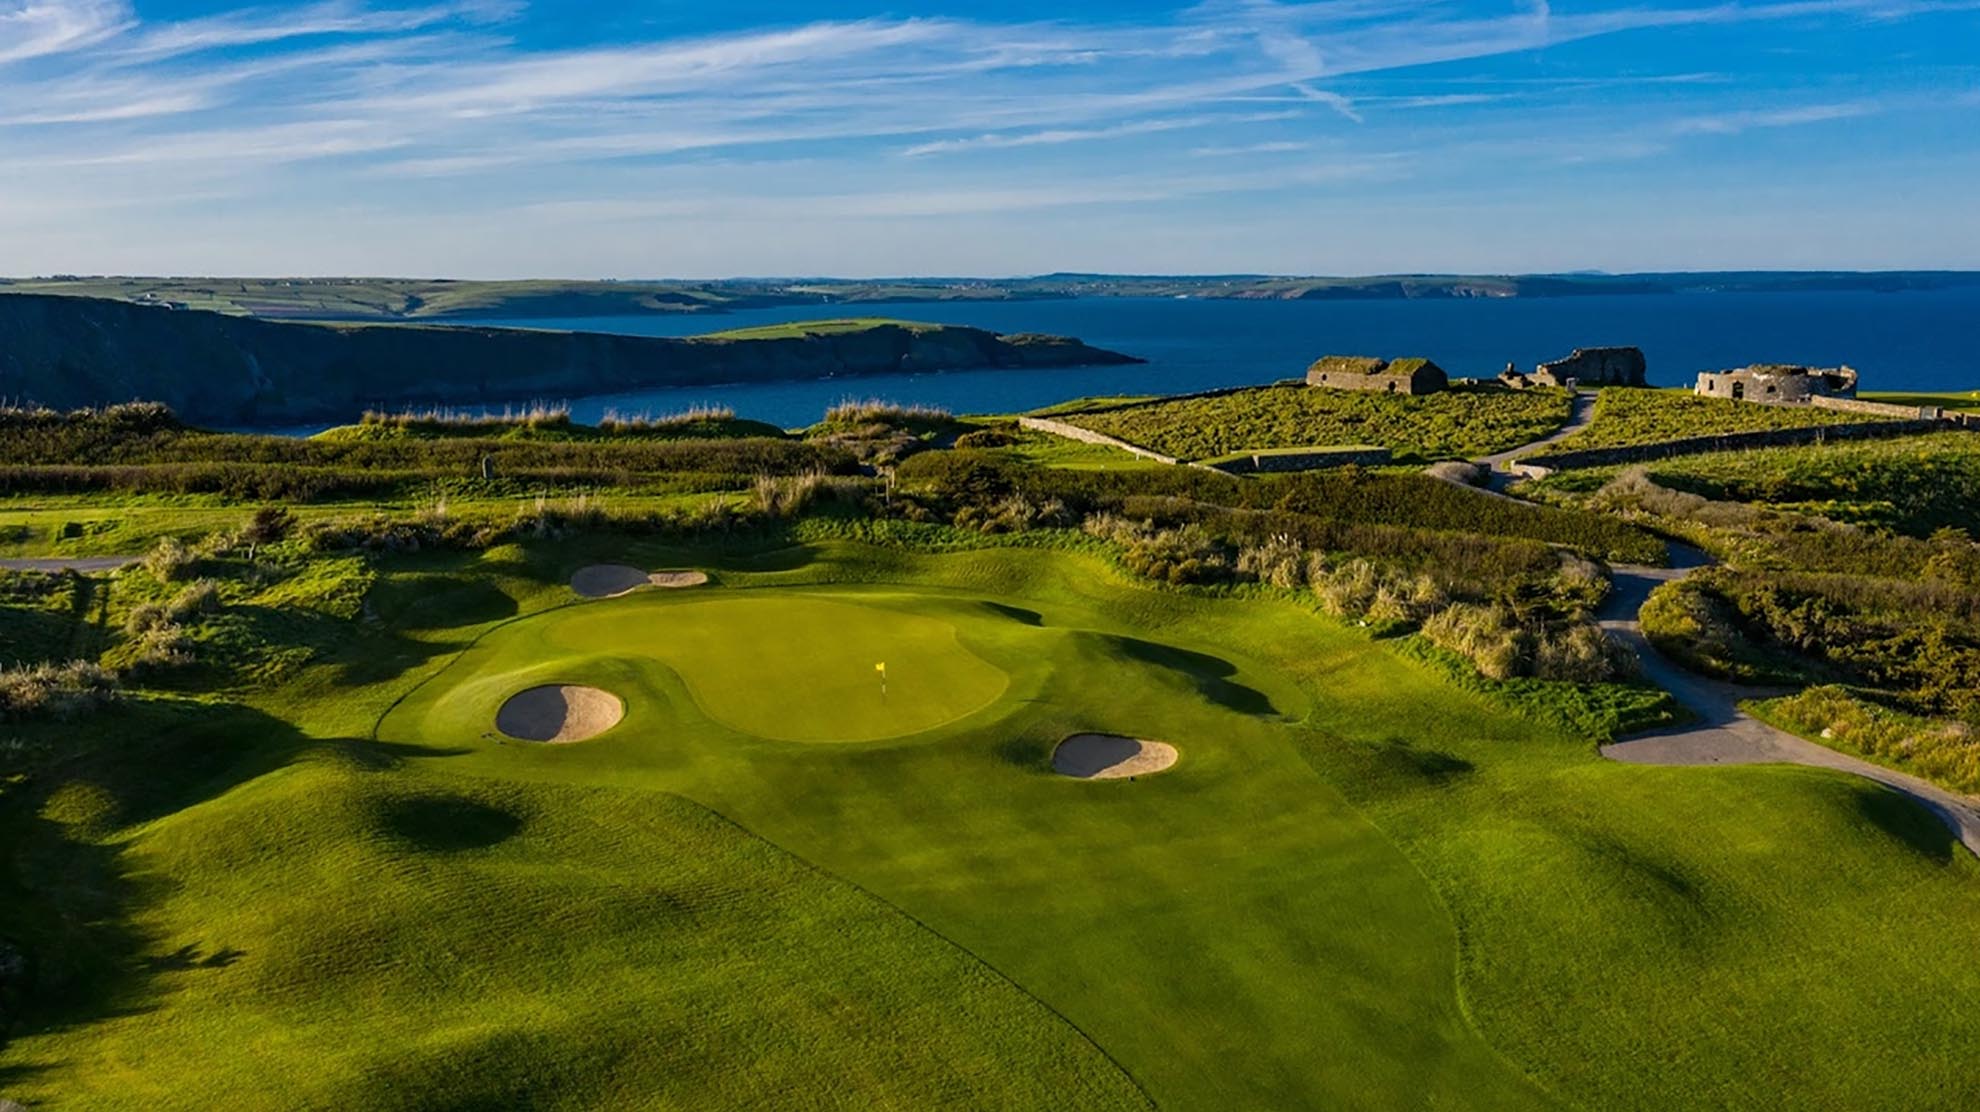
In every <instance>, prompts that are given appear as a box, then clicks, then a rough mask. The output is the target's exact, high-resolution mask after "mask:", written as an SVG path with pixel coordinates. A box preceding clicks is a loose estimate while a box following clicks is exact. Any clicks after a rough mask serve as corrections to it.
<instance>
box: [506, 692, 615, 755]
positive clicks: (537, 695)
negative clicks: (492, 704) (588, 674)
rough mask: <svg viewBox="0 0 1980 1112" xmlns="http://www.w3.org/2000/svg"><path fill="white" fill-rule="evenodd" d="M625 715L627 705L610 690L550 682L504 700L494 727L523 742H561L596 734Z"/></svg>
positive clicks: (580, 739) (583, 738) (611, 725)
mask: <svg viewBox="0 0 1980 1112" xmlns="http://www.w3.org/2000/svg"><path fill="white" fill-rule="evenodd" d="M625 716H626V705H625V704H624V703H622V702H620V701H619V697H618V696H617V695H614V694H612V693H611V692H609V691H600V690H599V689H597V688H595V687H576V686H572V685H569V684H549V685H546V686H544V687H532V688H530V689H529V690H528V691H525V692H523V693H521V694H520V695H516V696H515V697H513V698H511V699H510V700H509V701H508V702H506V703H503V704H502V709H501V710H499V711H497V712H496V713H495V728H496V729H498V730H500V731H502V732H503V733H505V734H507V735H508V736H510V737H512V738H517V739H519V740H522V741H547V742H551V743H553V744H561V743H564V742H571V741H583V740H585V739H586V738H593V737H597V736H598V735H599V734H602V733H604V732H605V731H607V730H609V729H611V728H612V727H614V726H616V725H618V724H619V720H620V719H621V718H624V717H625Z"/></svg>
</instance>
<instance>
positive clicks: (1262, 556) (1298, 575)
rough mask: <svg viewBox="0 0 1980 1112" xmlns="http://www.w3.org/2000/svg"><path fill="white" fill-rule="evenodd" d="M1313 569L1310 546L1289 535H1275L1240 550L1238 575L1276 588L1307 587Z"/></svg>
mask: <svg viewBox="0 0 1980 1112" xmlns="http://www.w3.org/2000/svg"><path fill="white" fill-rule="evenodd" d="M1309 566H1310V561H1309V559H1308V553H1307V551H1306V545H1304V544H1303V543H1301V542H1300V540H1299V538H1297V537H1294V536H1292V535H1291V534H1288V533H1274V534H1272V535H1271V536H1270V537H1267V538H1266V539H1265V540H1264V541H1263V542H1261V543H1258V544H1247V545H1244V546H1242V547H1240V548H1239V549H1238V558H1237V570H1238V574H1239V575H1243V576H1246V577H1248V578H1251V579H1255V580H1257V581H1259V582H1260V583H1269V584H1271V585H1272V586H1274V587H1303V586H1305V585H1306V581H1307V573H1308V569H1309Z"/></svg>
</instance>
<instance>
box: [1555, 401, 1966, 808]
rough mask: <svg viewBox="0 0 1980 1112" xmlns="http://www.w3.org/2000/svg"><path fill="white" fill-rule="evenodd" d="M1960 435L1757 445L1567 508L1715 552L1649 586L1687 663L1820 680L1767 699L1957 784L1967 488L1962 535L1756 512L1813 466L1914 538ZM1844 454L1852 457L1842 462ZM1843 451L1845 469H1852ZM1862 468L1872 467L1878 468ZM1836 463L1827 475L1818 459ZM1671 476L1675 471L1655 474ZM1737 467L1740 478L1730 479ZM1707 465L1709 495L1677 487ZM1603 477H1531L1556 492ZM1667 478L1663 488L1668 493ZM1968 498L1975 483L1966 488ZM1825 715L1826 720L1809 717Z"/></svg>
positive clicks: (1846, 739) (1948, 507) (1962, 776)
mask: <svg viewBox="0 0 1980 1112" xmlns="http://www.w3.org/2000/svg"><path fill="white" fill-rule="evenodd" d="M1960 437H1965V438H1967V441H1972V440H1975V439H1980V438H1975V437H1974V436H1973V434H1972V433H1964V432H1962V433H1950V434H1942V435H1939V436H1929V437H1917V438H1909V439H1903V440H1896V441H1889V442H1885V443H1882V444H1879V445H1876V446H1875V448H1876V449H1877V450H1876V451H1874V452H1869V451H1864V450H1863V449H1866V448H1869V447H1871V446H1868V445H1847V446H1841V445H1838V446H1833V447H1829V448H1826V449H1825V450H1826V451H1828V452H1832V453H1837V456H1836V458H1835V459H1834V460H1831V459H1829V458H1826V457H1821V456H1817V455H1815V454H1813V453H1815V452H1816V451H1817V450H1816V449H1808V448H1794V449H1765V450H1760V451H1753V452H1747V453H1741V454H1739V455H1738V456H1736V457H1734V456H1726V457H1704V456H1701V457H1693V458H1691V459H1684V460H1674V461H1670V462H1669V463H1666V464H1660V465H1658V469H1657V470H1655V471H1652V470H1647V469H1642V468H1638V469H1633V470H1630V471H1626V472H1623V473H1622V474H1621V475H1619V476H1616V477H1614V478H1612V479H1610V480H1609V481H1608V482H1607V483H1606V485H1603V486H1602V487H1601V488H1600V489H1599V490H1597V491H1595V492H1593V493H1592V494H1589V493H1583V494H1568V495H1565V496H1564V497H1565V498H1566V499H1567V500H1569V501H1571V502H1573V503H1574V504H1578V505H1583V506H1585V507H1588V508H1593V509H1599V510H1605V511H1607V512H1611V513H1618V514H1621V515H1623V516H1624V517H1626V518H1628V519H1630V520H1634V521H1637V522H1639V523H1641V524H1643V525H1646V526H1648V527H1651V528H1655V529H1658V530H1660V531H1662V532H1666V533H1668V534H1671V535H1674V536H1680V537H1683V538H1684V539H1686V540H1689V541H1690V542H1692V543H1694V544H1696V545H1698V546H1700V547H1702V548H1705V549H1706V550H1708V551H1710V552H1711V553H1712V554H1713V555H1715V556H1717V557H1718V558H1719V559H1721V560H1723V561H1724V564H1723V566H1721V567H1715V568H1709V569H1705V570H1703V571H1700V572H1698V573H1696V574H1694V575H1692V576H1690V577H1689V578H1687V579H1686V580H1684V581H1683V582H1680V583H1673V584H1669V585H1666V586H1664V587H1660V588H1658V590H1657V591H1656V592H1655V593H1654V594H1652V595H1651V597H1650V601H1649V604H1648V605H1646V606H1645V607H1644V610H1643V614H1642V617H1643V629H1644V633H1645V634H1646V635H1648V636H1649V637H1650V639H1651V640H1652V641H1653V642H1654V643H1655V644H1657V646H1658V647H1659V648H1660V649H1662V650H1663V651H1664V653H1665V654H1666V655H1668V656H1670V657H1672V658H1673V659H1675V660H1677V661H1678V662H1680V663H1681V664H1683V665H1685V666H1686V667H1688V668H1691V669H1692V670H1694V671H1698V672H1702V673H1704V674H1706V675H1713V676H1720V677H1724V678H1728V679H1732V680H1736V681H1740V682H1745V683H1756V684H1766V685H1783V686H1791V687H1800V686H1804V685H1808V684H1817V685H1842V686H1840V687H1819V688H1817V690H1816V691H1812V692H1810V693H1808V694H1806V695H1803V696H1799V697H1797V698H1794V699H1790V700H1788V701H1786V702H1784V703H1776V704H1771V706H1772V708H1773V709H1771V710H1768V709H1766V708H1763V713H1767V714H1769V716H1770V718H1771V720H1773V721H1775V722H1776V723H1777V724H1779V725H1781V726H1783V727H1784V728H1789V729H1792V730H1794V732H1796V733H1800V734H1802V735H1804V736H1808V737H1811V738H1816V739H1819V740H1822V741H1824V742H1825V743H1827V744H1831V745H1834V746H1836V747H1837V748H1841V749H1845V750H1848V751H1854V752H1857V753H1859V754H1860V755H1862V756H1865V757H1867V758H1869V759H1872V760H1876V761H1879V762H1881V763H1884V764H1887V765H1891V766H1893V767H1897V768H1900V769H1903V770H1906V771H1910V772H1914V773H1916V774H1918V775H1922V776H1927V777H1930V778H1933V779H1936V780H1938V781H1939V782H1941V783H1943V784H1946V785H1947V786H1950V787H1953V788H1954V789H1956V790H1962V791H1971V790H1972V789H1973V788H1974V787H1975V786H1976V784H1980V781H1977V780H1976V779H1975V775H1974V771H1975V769H1976V768H1980V737H1977V736H1976V735H1980V544H1976V543H1975V541H1974V538H1973V535H1972V534H1971V533H1970V532H1968V531H1967V530H1969V529H1971V528H1972V523H1973V522H1974V521H1975V520H1976V518H1975V516H1974V512H1973V508H1974V506H1975V503H1974V501H1973V500H1972V495H1971V494H1966V495H1964V497H1965V499H1966V501H1965V502H1964V508H1965V512H1964V514H1962V515H1960V519H1961V524H1962V525H1963V526H1964V528H1959V527H1953V526H1946V527H1942V528H1937V529H1935V530H1934V531H1932V532H1930V533H1929V534H1928V535H1922V536H1921V535H1906V534H1904V533H1898V532H1893V531H1890V530H1888V529H1885V528H1878V527H1873V526H1863V525H1853V524H1847V523H1844V522H1840V521H1833V520H1830V519H1828V518H1825V517H1821V516H1817V514H1816V513H1815V512H1814V510H1815V509H1816V508H1819V506H1820V505H1821V504H1819V503H1811V502H1807V501H1797V502H1796V503H1794V505H1793V508H1792V509H1784V508H1781V507H1779V506H1775V505H1770V504H1769V503H1770V499H1768V497H1767V494H1766V492H1767V491H1768V490H1770V489H1774V488H1772V487H1771V486H1770V484H1771V483H1773V482H1776V481H1780V480H1781V479H1782V477H1783V476H1789V475H1804V474H1806V473H1808V472H1810V471H1813V472H1814V473H1816V474H1821V475H1828V476H1831V477H1832V479H1831V481H1836V482H1847V483H1850V484H1852V488H1854V484H1856V483H1859V482H1860V483H1862V484H1864V486H1865V487H1871V488H1874V489H1875V490H1877V491H1878V492H1880V493H1882V494H1884V495H1885V496H1886V500H1887V501H1888V502H1889V503H1890V504H1891V505H1892V506H1893V507H1901V508H1904V511H1905V512H1902V513H1893V514H1890V515H1886V516H1887V517H1889V518H1891V519H1893V520H1897V521H1900V522H1904V523H1907V524H1909V525H1910V526H1911V527H1912V528H1914V529H1916V530H1918V531H1921V532H1922V531H1923V527H1924V526H1926V525H1928V524H1929V523H1930V522H1931V520H1933V518H1932V516H1931V514H1930V513H1929V512H1928V510H1930V509H1935V508H1936V509H1940V510H1945V511H1950V512H1957V508H1958V507H1959V505H1960V503H1959V502H1958V498H1960V497H1961V495H1960V493H1959V487H1958V486H1957V484H1956V482H1955V481H1954V480H1955V479H1956V478H1957V472H1956V471H1955V472H1952V473H1951V474H1950V475H1949V473H1948V468H1947V467H1946V466H1945V460H1946V458H1947V456H1948V455H1949V454H1950V456H1951V458H1953V459H1955V460H1958V459H1964V458H1966V457H1967V456H1969V455H1970V454H1971V453H1972V452H1973V451H1975V449H1974V447H1973V445H1972V444H1971V443H1968V442H1967V441H1961V440H1959V439H1958V438H1960ZM1843 453H1849V454H1847V455H1844V454H1843ZM1851 461H1854V462H1853V463H1852V462H1851ZM1867 461H1874V465H1872V463H1870V462H1867ZM1832 465H1833V469H1831V468H1832ZM1666 468H1668V469H1670V470H1671V471H1672V472H1673V473H1674V474H1675V475H1676V476H1678V477H1679V478H1677V479H1672V480H1666V479H1664V478H1663V477H1661V473H1662V471H1663V470H1664V469H1666ZM1735 473H1737V474H1738V478H1733V476H1734V475H1735ZM1700 474H1707V475H1718V476H1721V478H1722V481H1721V482H1718V483H1717V484H1715V485H1712V489H1713V490H1714V491H1715V493H1716V494H1717V495H1718V497H1717V498H1707V497H1705V496H1703V495H1700V494H1697V493H1692V492H1691V491H1690V490H1689V489H1684V490H1680V489H1673V487H1675V486H1679V485H1683V486H1686V487H1704V486H1707V485H1708V484H1707V482H1706V481H1704V480H1697V479H1695V478H1693V479H1692V480H1691V481H1686V479H1685V477H1687V476H1691V477H1695V476H1697V475H1700ZM1597 478H1599V476H1590V477H1582V478H1581V479H1580V480H1579V481H1575V482H1566V481H1563V480H1561V479H1554V480H1549V481H1548V482H1547V483H1545V484H1541V487H1542V489H1544V490H1551V491H1553V492H1554V493H1555V494H1556V495H1557V496H1561V492H1563V491H1572V490H1575V489H1577V488H1585V486H1586V485H1587V484H1588V482H1590V481H1592V480H1593V479H1597ZM1666 482H1669V483H1670V484H1671V485H1668V486H1667V485H1665V484H1666ZM1967 489H1968V490H1970V489H1971V488H1970V487H1969V488H1967ZM1823 715H1829V716H1831V718H1830V720H1828V721H1823V720H1821V719H1822V716H1823Z"/></svg>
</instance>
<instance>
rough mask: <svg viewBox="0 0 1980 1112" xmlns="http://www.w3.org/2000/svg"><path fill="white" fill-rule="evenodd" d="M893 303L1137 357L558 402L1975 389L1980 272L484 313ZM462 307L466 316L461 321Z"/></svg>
mask: <svg viewBox="0 0 1980 1112" xmlns="http://www.w3.org/2000/svg"><path fill="white" fill-rule="evenodd" d="M853 315H860V316H886V317H898V318H902V319H906V320H920V321H931V322H939V323H944V324H965V325H973V326H975V327H978V328H987V329H990V330H992V331H996V332H1050V333H1056V334H1060V335H1069V336H1077V337H1079V338H1080V339H1082V340H1085V341H1086V342H1088V343H1090V344H1094V345H1097V346H1099V347H1104V348H1111V349H1113V350H1115V351H1120V352H1125V353H1127V354H1129V355H1136V356H1140V357H1141V358H1143V359H1146V360H1148V362H1147V363H1146V364H1143V365H1137V366H1127V367H1076V368H1053V369H1048V370H989V371H951V372H945V373H939V374H913V375H881V376H868V377H860V378H842V379H828V380H824V381H809V382H779V383H762V384H750V385H735V386H695V387H686V388H671V389H661V390H643V391H638V392H636V393H631V394H613V395H600V396H594V397H586V398H568V399H562V398H560V399H546V400H552V401H568V402H569V403H570V404H571V406H572V410H573V415H574V416H575V417H576V418H577V419H578V420H580V421H585V422H590V421H594V420H596V419H597V418H598V417H599V416H600V415H601V414H602V413H603V412H604V411H606V410H607V409H617V410H620V411H622V412H641V411H648V412H652V413H656V414H658V413H669V412H676V411H679V410H682V409H686V408H688V407H689V406H693V405H698V404H722V405H729V406H733V407H734V408H735V410H736V412H737V413H739V414H741V415H743V416H745V417H753V418H756V419H758V420H764V421H770V422H773V423H775V424H779V425H783V426H786V427H794V426H798V425H804V424H809V423H811V422H813V421H816V420H817V419H818V417H819V415H820V414H821V413H823V412H824V410H825V408H826V407H828V406H830V405H832V404H833V403H835V402H839V401H842V400H844V399H846V398H869V397H877V398H885V399H887V400H890V401H897V402H920V403H927V404H932V405H940V406H943V407H945V408H947V409H949V410H951V411H953V412H956V413H1010V412H1014V411H1019V410H1025V409H1034V408H1037V407H1039V406H1043V405H1050V404H1052V403H1054V402H1061V401H1065V400H1067V399H1070V398H1076V397H1081V396H1086V395H1096V394H1172V393H1183V392H1187V391H1191V390H1207V389H1213V388H1216V387H1220V386H1239V385H1245V384H1249V383H1264V382H1271V381H1274V380H1276V379H1281V378H1292V377H1297V376H1298V375H1300V374H1302V373H1303V372H1304V371H1305V369H1306V365H1307V364H1308V363H1310V362H1312V361H1313V360H1314V359H1315V358H1317V357H1318V356H1321V355H1324V354H1328V353H1334V352H1339V353H1352V354H1368V355H1384V356H1390V357H1395V356H1401V355H1424V356H1428V357H1430V358H1431V359H1434V360H1436V361H1437V363H1438V364H1440V365H1441V366H1443V367H1444V369H1445V370H1447V371H1449V372H1450V373H1451V374H1453V375H1457V376H1477V377H1489V376H1491V375H1495V374H1497V373H1499V371H1500V370H1502V369H1504V367H1505V365H1506V363H1507V362H1512V363H1515V364H1517V365H1518V366H1520V367H1521V368H1522V369H1525V368H1530V367H1531V366H1532V365H1533V364H1535V363H1538V362H1541V361H1543V360H1547V359H1553V358H1556V357H1559V356H1562V355H1566V354H1567V353H1568V352H1569V351H1570V350H1572V349H1573V348H1576V347H1594V346H1597V345H1603V344H1634V345H1636V346H1637V347H1640V348H1642V349H1643V351H1644V354H1645V356H1646V357H1647V358H1648V360H1649V366H1650V380H1651V382H1652V383H1654V384H1657V385H1665V386H1676V385H1683V384H1688V383H1690V382H1691V381H1693V380H1694V378H1695V376H1696V375H1697V373H1698V372H1699V371H1702V370H1722V369H1724V368H1727V367H1734V366H1744V365H1745V364H1748V363H1757V362H1769V363H1809V364H1817V365H1822V366H1832V365H1834V364H1838V363H1847V364H1849V365H1851V366H1853V367H1855V368H1857V369H1858V370H1859V371H1861V372H1862V373H1863V388H1864V389H1866V390H1980V345H1977V344H1976V334H1980V288H1968V289H1959V290H1928V291H1914V292H1904V293H1866V292H1854V291H1848V292H1820V293H1739V294H1672V295H1647V296H1619V297H1577V298H1508V299H1494V300H1482V299H1481V300H1464V301H1214V300H1195V299H1152V298H1084V299H1073V300H1061V301H1014V302H986V303H971V302H915V303H902V304H888V305H858V306H824V307H819V306H804V307H783V308H777V309H755V310H746V311H742V312H736V313H728V314H723V315H720V316H649V317H596V318H561V319H556V320H533V319H491V320H480V321H474V322H471V323H476V324H499V325H510V326H517V327H529V328H559V329H570V330H577V331H591V332H618V333H625V334H628V335H636V336H689V335H694V334H696V333H701V332H712V331H718V330H722V329H728V328H743V327H748V326H751V325H759V324H775V323H782V322H786V321H794V320H810V319H817V318H820V317H830V316H853ZM461 323H470V322H461Z"/></svg>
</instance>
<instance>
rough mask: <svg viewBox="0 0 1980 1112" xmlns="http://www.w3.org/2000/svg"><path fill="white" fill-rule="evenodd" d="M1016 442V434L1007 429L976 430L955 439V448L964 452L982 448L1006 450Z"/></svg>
mask: <svg viewBox="0 0 1980 1112" xmlns="http://www.w3.org/2000/svg"><path fill="white" fill-rule="evenodd" d="M1017 442H1018V438H1017V434H1016V433H1014V432H1011V431H1010V430H1009V429H977V430H976V431H975V432H966V433H964V434H962V435H961V436H958V437H956V447H958V448H962V449H964V450H965V451H967V450H971V449H984V448H1008V447H1010V446H1011V445H1013V444H1016V443H1017Z"/></svg>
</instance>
